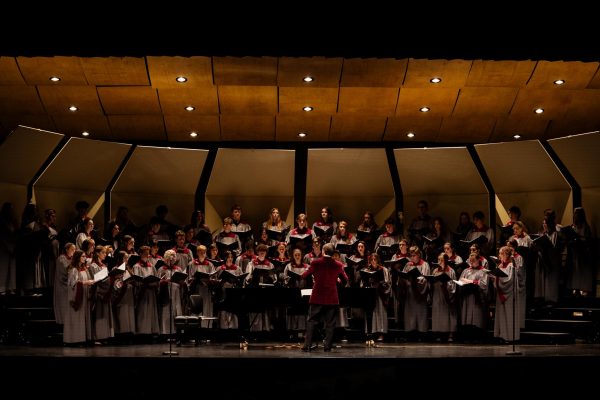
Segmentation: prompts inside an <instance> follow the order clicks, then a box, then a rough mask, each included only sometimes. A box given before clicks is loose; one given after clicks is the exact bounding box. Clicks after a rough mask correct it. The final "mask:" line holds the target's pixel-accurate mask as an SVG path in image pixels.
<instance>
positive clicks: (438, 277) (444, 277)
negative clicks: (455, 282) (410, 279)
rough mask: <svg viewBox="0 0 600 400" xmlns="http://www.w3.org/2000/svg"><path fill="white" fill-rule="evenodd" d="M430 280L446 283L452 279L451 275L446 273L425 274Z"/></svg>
mask: <svg viewBox="0 0 600 400" xmlns="http://www.w3.org/2000/svg"><path fill="white" fill-rule="evenodd" d="M423 276H424V277H425V278H426V279H427V280H428V281H429V282H431V283H434V282H436V281H438V282H442V283H446V282H448V281H450V276H449V275H448V274H446V273H442V274H439V275H423Z"/></svg>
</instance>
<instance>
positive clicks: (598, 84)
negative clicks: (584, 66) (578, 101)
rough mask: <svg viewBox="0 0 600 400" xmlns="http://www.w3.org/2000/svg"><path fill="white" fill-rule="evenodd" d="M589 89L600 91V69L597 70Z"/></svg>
mask: <svg viewBox="0 0 600 400" xmlns="http://www.w3.org/2000/svg"><path fill="white" fill-rule="evenodd" d="M587 87H588V89H600V68H598V69H597V70H596V73H595V74H594V77H593V78H592V80H590V83H589V84H588V86H587Z"/></svg>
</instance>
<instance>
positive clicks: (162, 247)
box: [156, 239, 175, 254]
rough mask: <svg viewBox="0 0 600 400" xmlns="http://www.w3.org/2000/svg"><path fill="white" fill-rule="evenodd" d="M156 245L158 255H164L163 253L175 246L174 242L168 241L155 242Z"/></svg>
mask: <svg viewBox="0 0 600 400" xmlns="http://www.w3.org/2000/svg"><path fill="white" fill-rule="evenodd" d="M156 244H157V246H158V252H159V254H165V251H167V250H169V249H172V248H173V247H174V246H175V242H174V241H172V240H170V239H167V240H157V241H156Z"/></svg>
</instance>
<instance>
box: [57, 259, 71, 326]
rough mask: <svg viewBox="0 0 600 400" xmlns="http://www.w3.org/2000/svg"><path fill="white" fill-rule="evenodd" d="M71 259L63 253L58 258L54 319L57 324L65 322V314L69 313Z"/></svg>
mask: <svg viewBox="0 0 600 400" xmlns="http://www.w3.org/2000/svg"><path fill="white" fill-rule="evenodd" d="M70 263H71V260H70V259H68V258H67V256H65V255H64V254H61V255H60V256H59V257H58V259H57V260H56V271H55V273H54V299H53V301H54V319H55V320H56V323H57V324H60V325H62V324H64V321H65V314H66V313H67V307H69V300H68V286H67V283H68V281H69V274H68V269H69V264H70Z"/></svg>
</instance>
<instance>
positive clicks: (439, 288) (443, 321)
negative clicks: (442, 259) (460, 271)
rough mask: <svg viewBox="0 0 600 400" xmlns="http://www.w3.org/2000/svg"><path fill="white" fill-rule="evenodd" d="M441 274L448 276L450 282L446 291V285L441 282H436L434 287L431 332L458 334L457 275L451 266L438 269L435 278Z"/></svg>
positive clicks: (434, 274) (435, 270) (434, 272)
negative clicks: (455, 300) (455, 301)
mask: <svg viewBox="0 0 600 400" xmlns="http://www.w3.org/2000/svg"><path fill="white" fill-rule="evenodd" d="M441 274H447V275H448V276H449V277H450V280H449V281H448V282H446V288H445V289H444V287H443V286H444V284H443V283H442V282H440V281H435V282H434V283H433V285H432V286H433V287H432V291H433V294H432V297H431V330H432V331H433V332H456V307H455V303H454V299H455V294H456V283H455V282H454V281H455V280H456V273H455V272H454V270H453V269H452V268H450V267H449V266H448V267H447V269H445V270H440V269H439V268H436V269H434V270H433V273H432V275H433V276H438V275H441ZM445 291H446V292H445ZM446 293H447V294H446Z"/></svg>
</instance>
